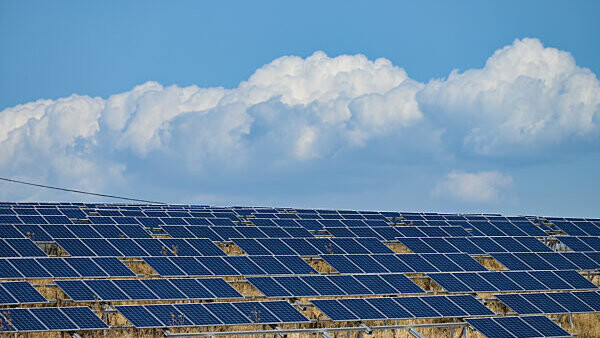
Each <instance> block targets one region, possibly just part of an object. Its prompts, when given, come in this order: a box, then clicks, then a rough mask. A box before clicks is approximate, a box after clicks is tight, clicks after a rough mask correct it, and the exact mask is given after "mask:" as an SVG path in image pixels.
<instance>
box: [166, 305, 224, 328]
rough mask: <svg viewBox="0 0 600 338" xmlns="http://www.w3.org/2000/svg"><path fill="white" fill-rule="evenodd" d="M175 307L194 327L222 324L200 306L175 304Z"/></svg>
mask: <svg viewBox="0 0 600 338" xmlns="http://www.w3.org/2000/svg"><path fill="white" fill-rule="evenodd" d="M175 307H176V308H177V309H178V310H179V311H181V312H182V313H183V314H184V315H185V316H186V317H187V318H188V319H189V320H191V321H192V322H193V323H194V325H195V326H208V325H219V324H222V322H221V321H220V320H219V319H217V317H215V316H214V315H212V314H211V313H210V312H208V310H207V309H206V308H205V307H204V305H202V304H176V305H175Z"/></svg>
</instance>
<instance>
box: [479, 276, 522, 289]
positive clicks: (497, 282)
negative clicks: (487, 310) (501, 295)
mask: <svg viewBox="0 0 600 338" xmlns="http://www.w3.org/2000/svg"><path fill="white" fill-rule="evenodd" d="M479 276H481V277H482V278H483V279H485V280H486V281H487V282H488V283H490V284H492V285H493V286H494V287H495V288H496V289H498V290H499V291H521V290H523V288H522V287H520V286H519V285H518V284H517V283H515V282H514V281H512V280H511V279H510V278H508V277H506V275H504V274H502V273H500V272H489V273H481V274H479Z"/></svg>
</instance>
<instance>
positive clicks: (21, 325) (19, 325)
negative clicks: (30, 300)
mask: <svg viewBox="0 0 600 338" xmlns="http://www.w3.org/2000/svg"><path fill="white" fill-rule="evenodd" d="M0 313H1V314H2V316H3V317H4V322H8V323H9V325H10V326H12V327H14V328H15V329H16V330H18V331H25V332H26V331H47V330H48V328H47V327H46V326H45V325H44V324H42V322H40V321H39V319H37V318H36V317H35V316H34V315H33V313H31V311H30V310H29V309H3V310H1V312H0Z"/></svg>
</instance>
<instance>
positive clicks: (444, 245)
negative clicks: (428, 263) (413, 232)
mask: <svg viewBox="0 0 600 338" xmlns="http://www.w3.org/2000/svg"><path fill="white" fill-rule="evenodd" d="M397 240H398V241H399V242H400V243H402V244H403V245H404V246H406V247H407V248H408V249H410V250H411V251H412V252H414V253H454V252H466V253H468V254H471V255H484V254H488V253H494V252H552V249H550V248H549V247H548V246H546V245H545V244H544V243H542V242H540V241H539V240H538V239H536V238H535V237H507V236H504V237H475V236H473V237H452V238H443V237H427V238H418V237H399V238H397Z"/></svg>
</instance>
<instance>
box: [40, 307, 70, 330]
mask: <svg viewBox="0 0 600 338" xmlns="http://www.w3.org/2000/svg"><path fill="white" fill-rule="evenodd" d="M31 312H32V313H33V314H34V315H35V316H36V317H37V318H38V319H39V320H40V321H41V322H42V323H44V325H45V326H46V327H47V328H48V329H49V330H60V331H72V330H76V329H77V326H76V325H75V324H74V323H73V322H72V321H71V320H70V319H69V318H67V316H65V314H64V313H63V312H62V311H60V309H58V308H35V309H31Z"/></svg>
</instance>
